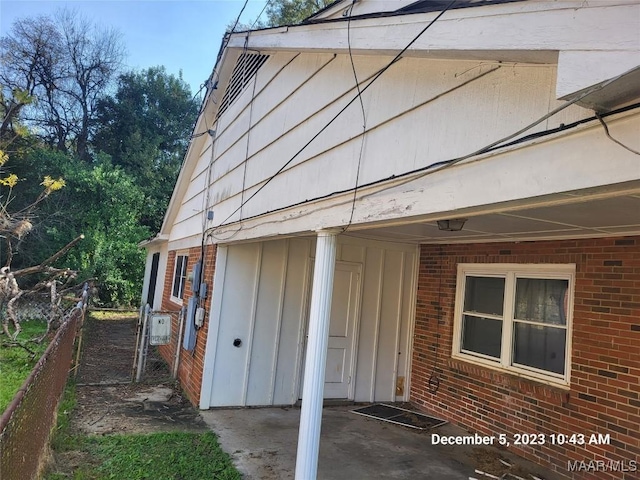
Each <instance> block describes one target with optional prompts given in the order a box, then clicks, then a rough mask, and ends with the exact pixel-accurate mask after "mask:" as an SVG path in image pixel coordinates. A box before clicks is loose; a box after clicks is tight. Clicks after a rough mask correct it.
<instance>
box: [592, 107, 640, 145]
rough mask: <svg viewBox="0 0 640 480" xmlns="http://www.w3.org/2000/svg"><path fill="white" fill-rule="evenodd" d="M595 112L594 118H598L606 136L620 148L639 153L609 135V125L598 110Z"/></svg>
mask: <svg viewBox="0 0 640 480" xmlns="http://www.w3.org/2000/svg"><path fill="white" fill-rule="evenodd" d="M595 114H596V118H597V119H598V121H599V122H600V124H601V125H602V128H604V133H605V134H606V135H607V137H608V138H609V139H610V140H611V141H612V142H613V143H617V144H618V145H620V146H621V147H622V148H624V149H626V150H629V151H630V152H631V153H635V154H636V155H640V152H638V151H637V150H634V149H633V148H631V147H629V146H627V145H625V144H624V143H622V142H621V141H620V140H617V139H615V138H613V137H612V136H611V134H610V133H609V126H608V125H607V124H606V123H605V121H604V119H603V118H602V115H600V114H599V113H598V112H595Z"/></svg>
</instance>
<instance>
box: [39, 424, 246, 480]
mask: <svg viewBox="0 0 640 480" xmlns="http://www.w3.org/2000/svg"><path fill="white" fill-rule="evenodd" d="M65 445H66V446H67V448H69V447H71V446H73V448H72V449H73V450H76V453H77V456H80V455H82V456H83V457H84V461H83V465H82V466H81V467H80V468H78V469H76V470H75V471H74V472H66V473H63V472H50V473H49V474H48V475H46V476H45V479H46V480H61V479H63V478H74V479H76V480H108V479H117V480H120V479H128V480H143V479H149V480H204V479H207V480H209V479H211V480H240V478H241V476H240V474H239V473H238V471H237V470H236V469H235V467H234V466H233V465H232V463H231V460H230V458H229V456H228V455H227V454H226V453H224V452H223V451H222V449H221V448H220V446H219V445H218V441H217V439H216V436H215V435H214V434H213V433H212V432H206V433H182V432H172V433H154V434H149V435H107V436H89V437H74V440H73V441H70V442H69V441H67V442H65ZM54 450H55V448H54ZM67 451H69V450H67ZM70 475H73V476H70Z"/></svg>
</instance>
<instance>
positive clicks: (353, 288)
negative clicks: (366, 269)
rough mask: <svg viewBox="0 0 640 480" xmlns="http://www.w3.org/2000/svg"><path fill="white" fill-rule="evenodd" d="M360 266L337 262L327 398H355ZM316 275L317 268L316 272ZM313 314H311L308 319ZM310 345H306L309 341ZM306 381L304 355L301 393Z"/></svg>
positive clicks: (326, 377)
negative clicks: (354, 375)
mask: <svg viewBox="0 0 640 480" xmlns="http://www.w3.org/2000/svg"><path fill="white" fill-rule="evenodd" d="M360 270H361V265H360V264H356V263H346V262H336V267H335V273H334V279H333V294H332V299H331V322H330V324H329V345H328V347H327V366H326V370H325V376H324V379H325V383H324V398H331V399H337V398H340V399H342V398H345V399H349V400H353V393H354V391H353V388H352V387H353V382H354V380H355V379H354V378H353V374H354V372H355V355H354V354H355V351H354V350H355V332H356V326H357V318H358V312H359V306H360V301H359V300H360V298H359V297H360ZM310 278H313V272H312V276H311V277H310ZM308 319H309V315H308V314H307V323H308ZM305 347H306V345H305ZM303 381H304V359H303V364H302V377H301V382H300V396H301V395H302V383H303Z"/></svg>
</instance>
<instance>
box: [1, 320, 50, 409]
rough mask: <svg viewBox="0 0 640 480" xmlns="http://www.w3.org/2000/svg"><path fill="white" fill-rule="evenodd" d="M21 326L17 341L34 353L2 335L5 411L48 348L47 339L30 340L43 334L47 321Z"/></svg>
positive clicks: (2, 397)
mask: <svg viewBox="0 0 640 480" xmlns="http://www.w3.org/2000/svg"><path fill="white" fill-rule="evenodd" d="M21 327H22V331H21V332H20V334H19V335H18V338H17V339H16V341H17V342H18V343H20V344H23V345H25V346H26V347H27V348H29V350H31V351H33V352H34V353H33V354H32V353H29V352H28V351H27V350H25V349H24V348H21V347H18V346H9V345H8V344H9V343H10V341H9V339H7V337H5V336H2V337H0V342H1V343H2V347H0V378H2V381H0V412H4V410H5V409H6V408H7V406H8V405H9V403H10V402H11V399H13V397H14V395H15V394H16V392H17V391H18V389H19V388H20V386H21V385H22V383H23V382H24V381H25V380H26V378H27V377H28V376H29V373H31V370H32V369H33V367H34V366H35V364H36V363H37V362H38V360H39V359H40V357H41V355H42V353H43V352H44V351H45V349H46V348H47V343H48V342H47V339H45V340H43V341H42V343H40V344H37V343H35V342H30V341H29V340H31V339H32V338H34V337H38V336H41V335H42V334H43V333H44V332H45V331H46V330H47V323H46V322H44V321H36V320H30V321H28V322H27V321H25V322H22V324H21Z"/></svg>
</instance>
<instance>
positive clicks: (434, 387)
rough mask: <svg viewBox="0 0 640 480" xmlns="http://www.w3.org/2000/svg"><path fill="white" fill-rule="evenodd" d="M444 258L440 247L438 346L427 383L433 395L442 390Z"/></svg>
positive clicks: (437, 316) (437, 319)
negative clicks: (439, 372) (441, 354)
mask: <svg viewBox="0 0 640 480" xmlns="http://www.w3.org/2000/svg"><path fill="white" fill-rule="evenodd" d="M443 258H444V256H443V255H442V245H440V254H439V255H438V261H439V267H440V275H439V277H440V278H439V280H438V306H437V307H436V308H437V309H438V314H437V315H436V345H435V349H436V352H435V358H434V359H433V369H432V370H431V375H429V380H428V381H427V388H428V389H429V392H431V393H432V394H434V395H435V394H436V393H438V389H439V388H440V375H438V356H439V354H440V320H442V275H443V269H444V265H443V264H442V262H443Z"/></svg>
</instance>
